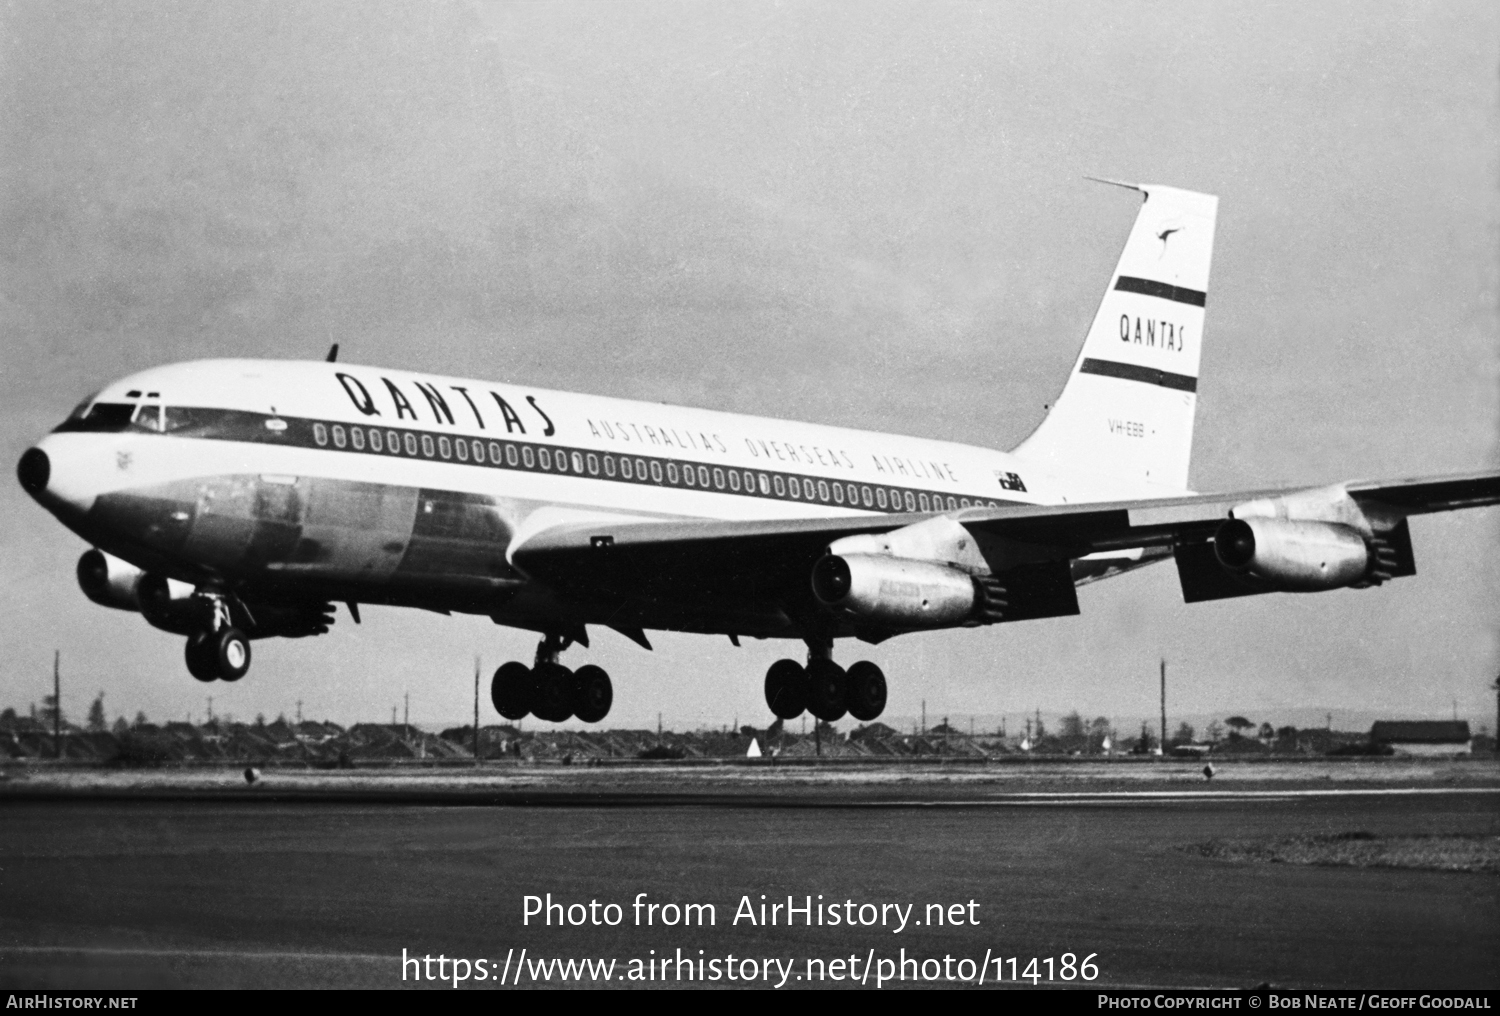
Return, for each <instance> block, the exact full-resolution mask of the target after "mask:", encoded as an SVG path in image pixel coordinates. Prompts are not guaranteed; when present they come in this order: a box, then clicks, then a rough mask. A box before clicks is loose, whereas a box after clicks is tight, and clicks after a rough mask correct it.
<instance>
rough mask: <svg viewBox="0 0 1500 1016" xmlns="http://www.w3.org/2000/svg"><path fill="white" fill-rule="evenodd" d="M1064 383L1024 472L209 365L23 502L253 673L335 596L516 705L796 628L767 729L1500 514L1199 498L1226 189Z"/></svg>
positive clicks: (109, 596) (308, 372)
mask: <svg viewBox="0 0 1500 1016" xmlns="http://www.w3.org/2000/svg"><path fill="white" fill-rule="evenodd" d="M1128 186H1132V187H1133V189H1135V190H1137V191H1139V192H1140V193H1141V194H1142V195H1143V199H1144V200H1143V204H1142V205H1141V209H1140V212H1139V214H1138V216H1137V218H1136V222H1135V226H1134V228H1133V229H1132V230H1131V233H1130V237H1129V239H1128V240H1127V242H1126V244H1125V250H1124V252H1123V253H1122V254H1121V256H1120V261H1119V265H1118V267H1117V268H1116V270H1115V272H1114V275H1113V276H1112V277H1111V279H1110V281H1109V288H1108V289H1107V290H1106V292H1105V295H1104V298H1103V301H1102V302H1101V303H1100V305H1099V310H1098V313H1097V314H1096V316H1095V318H1094V321H1093V324H1092V326H1091V327H1090V329H1089V331H1088V335H1087V337H1086V339H1085V341H1084V344H1083V349H1082V351H1081V352H1080V354H1079V356H1078V359H1077V361H1076V362H1075V364H1074V366H1073V370H1072V373H1071V374H1070V376H1069V378H1068V380H1067V383H1066V385H1065V387H1064V389H1063V392H1062V395H1061V397H1059V399H1058V400H1057V402H1056V404H1055V405H1054V406H1053V407H1052V409H1051V411H1050V412H1049V413H1048V414H1047V416H1046V418H1045V419H1044V420H1043V421H1042V423H1041V425H1040V426H1039V427H1038V428H1037V430H1036V431H1035V432H1034V433H1033V434H1032V435H1031V436H1030V437H1029V438H1027V439H1026V440H1025V441H1024V442H1023V443H1022V444H1021V445H1020V446H1019V447H1017V448H1015V449H1014V450H1013V451H1011V452H1001V451H994V450H990V449H986V448H978V447H972V446H968V445H960V444H950V443H946V442H942V441H931V440H924V439H920V438H912V437H901V436H897V435H891V434H880V433H872V432H864V431H855V430H845V429H841V428H837V427H824V426H817V425H813V424H803V423H790V422H786V421H783V420H774V419H765V418H760V417H752V416H738V415H733V414H728V413H718V412H711V411H708V410H702V409H688V408H679V407H670V406H663V405H657V404H651V403H643V402H630V401H625V400H621V399H611V398H599V397H595V396H589V395H576V394H570V393H566V392H556V391H546V390H543V389H539V388H527V387H524V386H518V385H514V384H494V383H491V382H488V381H476V380H467V379H461V378H450V377H437V376H432V375H427V374H414V373H410V372H406V371H398V370H387V369H384V368H380V367H366V366H357V365H353V364H346V363H338V362H335V361H334V358H333V356H332V355H330V359H329V361H324V362H279V361H268V360H205V361H199V362H193V363H179V364H173V365H170V366H165V367H158V368H155V369H152V370H147V371H143V372H141V373H138V374H133V375H131V376H130V377H127V378H124V379H122V380H120V381H116V382H114V383H112V384H110V385H108V386H106V387H105V388H104V389H103V390H102V391H100V392H99V393H97V394H95V395H91V396H89V397H88V398H87V399H85V400H84V401H83V402H82V403H80V404H79V406H78V408H77V409H76V410H74V412H73V413H72V415H71V416H69V417H68V418H67V420H66V421H65V422H63V423H62V424H61V425H60V426H59V427H58V428H57V429H56V430H54V431H53V432H52V433H51V434H49V435H47V436H46V437H45V438H43V439H42V440H41V441H39V442H38V443H37V444H36V446H35V447H33V448H30V449H29V450H27V451H26V452H25V453H24V455H23V456H22V457H21V461H20V464H19V467H18V474H19V477H20V481H21V485H22V486H23V487H24V488H25V489H26V490H27V492H28V493H30V494H31V496H32V497H34V498H35V499H36V500H37V501H39V502H40V503H41V504H42V505H43V506H44V507H46V508H47V509H48V510H49V511H51V512H52V513H53V514H54V515H55V516H57V518H58V519H59V520H60V521H61V522H62V523H63V524H64V525H65V526H67V527H68V528H69V529H71V530H73V531H74V532H75V533H77V534H78V535H79V536H81V537H82V538H83V539H84V540H86V541H88V542H89V543H90V544H91V545H92V547H93V549H91V550H89V551H88V552H86V553H85V554H84V555H83V557H82V558H81V559H80V560H79V562H78V580H79V583H80V584H81V586H82V587H83V590H84V592H85V593H86V594H87V595H88V596H89V597H90V598H91V599H92V600H94V601H95V602H97V603H100V604H103V605H105V606H109V607H117V608H121V609H124V610H132V611H138V612H140V614H141V615H142V616H143V617H144V618H145V619H146V621H147V622H148V623H150V624H152V625H155V626H156V627H157V628H161V629H164V630H166V631H169V632H173V633H176V634H178V635H182V636H185V637H186V643H187V645H186V660H187V669H188V670H189V672H190V673H191V674H192V675H193V676H194V677H196V678H197V679H199V680H201V681H214V680H223V681H237V680H239V679H240V678H241V677H243V676H244V675H245V673H246V671H247V670H248V669H249V666H250V653H251V650H250V647H251V640H253V639H260V638H271V637H275V636H283V637H288V638H298V637H302V636H307V635H316V634H320V633H323V632H326V631H327V630H328V626H329V625H330V624H332V623H333V610H334V607H333V604H335V603H337V602H343V603H346V604H347V605H348V609H349V611H350V613H351V614H352V615H353V617H354V619H355V620H356V621H357V620H358V619H359V605H360V604H388V605H394V606H405V607H420V608H423V609H426V610H433V611H437V612H439V613H450V612H453V611H460V612H463V613H471V614H482V615H487V616H489V617H490V618H492V619H493V620H494V621H495V623H497V624H503V625H510V626H513V627H517V628H522V629H527V630H531V631H535V632H537V633H538V634H539V635H540V636H541V642H540V644H539V645H538V647H537V651H536V658H535V660H533V661H532V662H531V664H530V665H529V666H528V665H527V664H525V663H522V662H510V663H506V664H505V665H503V666H501V667H500V668H499V669H498V670H496V671H495V673H494V677H493V679H492V682H491V689H490V690H491V697H492V699H493V701H494V705H495V708H496V710H497V711H498V712H499V713H500V714H501V715H502V716H505V717H507V718H508V719H512V720H516V719H521V718H522V717H525V716H527V715H534V716H536V717H537V718H539V719H542V720H547V721H551V722H561V721H563V720H567V719H569V718H570V717H575V716H576V717H577V718H578V719H580V720H582V721H584V722H587V723H596V722H598V721H600V720H602V719H603V718H604V717H605V715H606V714H607V713H608V712H609V708H610V704H611V701H612V699H613V691H612V687H611V683H610V679H609V675H608V674H606V673H605V672H604V671H603V670H602V669H601V668H599V667H597V666H593V665H585V666H581V667H579V668H578V669H577V670H572V669H569V668H568V667H566V666H564V665H563V664H562V663H561V662H560V660H559V658H560V655H561V654H562V652H563V651H564V650H566V649H567V648H568V647H570V646H572V645H573V644H575V643H576V644H578V645H580V646H583V647H585V648H587V647H588V645H589V635H588V628H589V626H590V625H593V626H596V627H598V626H602V627H607V628H613V629H614V630H615V631H617V632H620V633H621V634H623V635H625V636H626V637H628V638H630V639H632V640H634V641H635V642H637V643H639V644H640V645H641V646H643V647H645V648H647V649H649V648H650V642H649V638H648V636H647V631H648V630H651V629H657V630H667V631H684V632H699V633H704V634H717V635H720V636H723V635H728V636H729V637H730V638H731V639H732V640H735V641H736V642H738V639H739V638H740V637H742V636H749V637H753V638H777V639H795V640H800V641H802V642H804V643H806V646H807V658H806V663H805V664H804V663H801V662H798V661H797V660H792V659H783V660H779V661H777V662H776V663H775V664H773V665H772V666H771V668H770V670H769V671H768V673H767V674H766V677H765V694H766V703H767V705H768V706H769V707H770V709H771V711H772V712H774V713H775V714H776V715H777V716H780V717H783V718H788V719H789V718H792V717H795V716H798V715H800V714H801V713H802V712H803V711H804V710H807V711H810V712H811V713H813V715H815V716H816V717H818V718H819V719H822V720H828V721H832V720H836V719H839V718H840V717H842V716H844V715H845V714H846V713H847V714H849V715H852V716H854V717H855V718H856V719H859V720H862V721H868V720H873V719H874V718H875V717H877V716H879V715H880V713H881V711H882V709H884V707H885V701H886V682H885V677H884V675H883V674H882V672H881V670H880V667H879V666H878V665H876V664H875V663H873V662H870V661H860V662H856V663H853V664H852V665H850V666H849V667H848V668H847V669H845V668H844V667H843V666H841V665H839V664H838V663H836V662H834V647H835V644H836V642H837V640H839V639H844V638H850V637H853V638H856V639H860V640H862V641H864V642H865V643H868V644H871V645H878V644H879V643H881V642H883V641H884V640H886V639H889V638H891V637H893V636H896V635H900V634H903V633H906V632H914V631H928V630H932V629H939V628H955V627H972V626H976V625H989V624H1003V623H1007V622H1011V621H1024V620H1028V619H1032V618H1042V617H1056V616H1060V615H1068V614H1076V613H1078V611H1079V608H1078V598H1077V595H1076V587H1077V586H1078V585H1080V584H1082V583H1085V582H1090V581H1094V580H1098V579H1103V578H1108V577H1110V576H1112V575H1117V574H1120V573H1121V572H1124V571H1127V570H1130V569H1132V568H1138V567H1140V566H1142V565H1146V564H1150V563H1153V562H1156V561H1161V560H1165V559H1168V558H1171V559H1173V560H1174V561H1175V564H1176V568H1177V571H1178V575H1179V577H1180V580H1181V585H1182V592H1183V597H1184V599H1185V600H1186V601H1187V602H1189V603H1192V602H1196V601H1200V600H1212V599H1220V598H1223V597H1234V596H1246V595H1253V594H1257V593H1268V592H1278V591H1280V592H1310V591H1317V590H1327V589H1338V588H1342V587H1348V586H1353V587H1361V588H1362V587H1367V586H1377V585H1380V584H1381V583H1383V582H1386V581H1389V580H1391V579H1395V578H1399V577H1401V576H1404V575H1411V574H1414V573H1415V562H1414V557H1413V551H1412V542H1411V535H1410V532H1409V529H1408V523H1407V517H1408V516H1410V515H1415V514H1421V513H1423V512H1433V511H1446V510H1450V509H1455V508H1465V507H1474V506H1479V505H1489V504H1494V503H1496V502H1497V501H1500V473H1494V472H1489V473H1475V474H1471V475H1464V476H1449V477H1440V478H1428V479H1416V480H1396V481H1389V482H1345V483H1336V484H1332V485H1329V486H1324V487H1319V488H1315V489H1281V490H1252V491H1240V492H1235V493H1228V494H1213V495H1204V494H1195V493H1193V492H1191V491H1189V490H1187V478H1188V457H1189V453H1190V450H1191V446H1192V436H1193V413H1194V408H1195V404H1196V400H1197V395H1196V391H1197V386H1198V367H1199V362H1200V353H1201V350H1202V348H1203V338H1204V332H1203V325H1204V307H1205V304H1206V302H1207V292H1208V273H1209V261H1210V257H1211V254H1212V249H1213V235H1214V218H1215V213H1216V210H1217V205H1218V202H1217V199H1216V198H1214V197H1212V196H1210V195H1206V194H1197V193H1193V192H1191V191H1185V190H1178V189H1174V188H1169V187H1158V186H1151V185H1128Z"/></svg>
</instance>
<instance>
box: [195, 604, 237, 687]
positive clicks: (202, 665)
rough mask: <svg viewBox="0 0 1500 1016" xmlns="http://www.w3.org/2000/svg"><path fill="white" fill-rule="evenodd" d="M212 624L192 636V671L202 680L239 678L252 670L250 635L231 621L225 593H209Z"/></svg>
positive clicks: (209, 611)
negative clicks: (223, 594)
mask: <svg viewBox="0 0 1500 1016" xmlns="http://www.w3.org/2000/svg"><path fill="white" fill-rule="evenodd" d="M203 598H204V599H205V600H206V601H207V603H206V605H205V606H206V608H207V613H208V615H209V624H208V627H207V628H205V629H200V630H199V631H196V632H194V633H193V634H192V635H189V636H188V640H187V648H186V650H185V652H184V654H183V655H184V656H185V657H186V659H187V668H188V673H189V674H192V675H193V676H194V677H196V678H197V679H198V680H200V681H204V682H208V681H238V680H239V679H240V678H242V677H244V676H245V674H246V673H247V672H248V671H249V670H250V637H249V636H248V635H246V634H245V633H244V632H243V631H241V630H240V629H239V628H236V627H235V626H234V624H233V622H232V621H231V618H230V613H229V603H228V601H227V600H225V598H224V597H223V596H220V595H217V594H205V595H204V597H203Z"/></svg>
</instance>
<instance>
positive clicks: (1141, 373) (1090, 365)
mask: <svg viewBox="0 0 1500 1016" xmlns="http://www.w3.org/2000/svg"><path fill="white" fill-rule="evenodd" d="M1078 373H1080V374H1098V375H1101V376H1102V377H1117V378H1120V379H1121V380H1124V381H1140V382H1143V383H1145V384H1148V385H1160V386H1161V387H1163V388H1174V389H1176V390H1177V391H1179V392H1196V391H1197V390H1198V379H1197V378H1195V377H1188V376H1187V375H1186V374H1173V373H1171V372H1170V371H1165V370H1157V369H1156V368H1155V367H1137V366H1136V365H1135V364H1133V363H1116V362H1115V361H1114V360H1095V359H1092V358H1089V359H1085V360H1084V361H1083V366H1081V367H1079V368H1078Z"/></svg>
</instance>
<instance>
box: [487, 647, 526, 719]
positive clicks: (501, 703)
mask: <svg viewBox="0 0 1500 1016" xmlns="http://www.w3.org/2000/svg"><path fill="white" fill-rule="evenodd" d="M534 684H535V682H534V681H533V680H532V676H531V668H530V667H528V666H526V664H524V663H517V662H516V661H515V660H511V661H510V662H509V663H502V664H501V665H500V666H499V667H498V668H496V670H495V676H494V677H492V678H490V702H492V703H493V704H494V706H495V712H497V713H499V714H500V715H501V716H503V717H505V718H506V719H507V720H524V719H525V718H526V716H527V714H529V713H530V712H531V699H532V686H533V685H534Z"/></svg>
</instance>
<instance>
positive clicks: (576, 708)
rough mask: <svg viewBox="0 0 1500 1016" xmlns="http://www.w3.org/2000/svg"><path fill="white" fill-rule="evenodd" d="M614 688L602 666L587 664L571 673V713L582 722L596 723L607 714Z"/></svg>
mask: <svg viewBox="0 0 1500 1016" xmlns="http://www.w3.org/2000/svg"><path fill="white" fill-rule="evenodd" d="M614 701H615V688H614V685H613V684H611V683H610V680H609V674H607V673H605V671H604V668H602V667H596V666H594V665H593V664H587V665H585V666H582V667H579V668H578V670H577V672H575V673H574V674H573V715H574V716H576V717H578V718H579V719H580V720H582V721H583V722H584V723H598V722H599V721H600V720H602V719H604V717H606V716H608V715H609V707H610V706H611V705H612V704H614Z"/></svg>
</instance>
